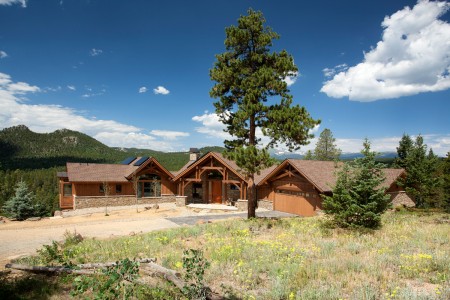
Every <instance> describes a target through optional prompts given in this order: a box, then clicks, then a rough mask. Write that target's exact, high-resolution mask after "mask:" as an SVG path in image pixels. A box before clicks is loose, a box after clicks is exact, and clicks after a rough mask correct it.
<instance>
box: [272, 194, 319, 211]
mask: <svg viewBox="0 0 450 300" xmlns="http://www.w3.org/2000/svg"><path fill="white" fill-rule="evenodd" d="M315 208H316V205H315V201H314V200H312V199H306V198H305V197H303V196H299V195H292V194H287V193H285V192H282V191H277V192H276V193H275V202H274V210H278V211H282V212H287V213H291V214H296V215H300V216H306V217H309V216H314V215H316V212H315Z"/></svg>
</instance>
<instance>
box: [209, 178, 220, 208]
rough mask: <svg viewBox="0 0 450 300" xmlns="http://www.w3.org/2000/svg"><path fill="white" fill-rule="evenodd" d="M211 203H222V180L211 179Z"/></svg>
mask: <svg viewBox="0 0 450 300" xmlns="http://www.w3.org/2000/svg"><path fill="white" fill-rule="evenodd" d="M211 201H212V203H220V204H221V203H222V181H218V180H216V181H211Z"/></svg>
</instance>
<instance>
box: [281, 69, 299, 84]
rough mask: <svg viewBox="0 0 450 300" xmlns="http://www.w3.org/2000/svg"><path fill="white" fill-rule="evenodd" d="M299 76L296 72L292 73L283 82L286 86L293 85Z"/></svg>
mask: <svg viewBox="0 0 450 300" xmlns="http://www.w3.org/2000/svg"><path fill="white" fill-rule="evenodd" d="M298 76H299V74H298V72H293V73H292V74H289V75H288V76H286V77H285V78H284V79H283V81H284V82H286V84H287V86H291V85H293V84H294V83H295V82H296V81H297V77H298Z"/></svg>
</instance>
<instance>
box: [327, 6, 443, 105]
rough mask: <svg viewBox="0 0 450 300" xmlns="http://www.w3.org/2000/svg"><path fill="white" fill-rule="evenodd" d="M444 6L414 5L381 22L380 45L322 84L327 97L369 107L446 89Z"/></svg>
mask: <svg viewBox="0 0 450 300" xmlns="http://www.w3.org/2000/svg"><path fill="white" fill-rule="evenodd" d="M449 8H450V3H448V2H447V1H428V0H420V1H419V2H418V3H417V4H416V5H415V6H414V7H413V8H412V9H411V8H409V7H405V8H404V9H402V10H399V11H397V12H396V13H394V14H393V15H391V16H387V17H385V19H384V21H383V22H382V27H383V28H384V31H383V37H382V40H381V41H379V42H378V43H377V45H376V47H375V48H373V49H372V50H370V51H369V52H367V53H365V54H364V61H363V62H361V63H359V64H357V65H356V66H353V67H350V68H349V69H348V70H342V71H340V72H339V73H337V74H333V70H334V68H333V69H325V70H324V72H325V73H326V75H329V76H334V77H333V78H332V79H331V80H329V81H327V82H325V83H324V85H323V87H322V89H321V92H323V93H326V94H327V95H328V96H330V97H334V98H342V97H349V99H350V100H356V101H375V100H379V99H391V98H398V97H402V96H408V95H415V94H419V93H423V92H436V91H442V90H446V89H449V88H450V74H449V73H450V55H449V53H450V43H449V41H450V24H449V23H447V22H444V21H442V20H439V17H440V16H442V15H443V14H445V13H446V12H447V11H448V9H449Z"/></svg>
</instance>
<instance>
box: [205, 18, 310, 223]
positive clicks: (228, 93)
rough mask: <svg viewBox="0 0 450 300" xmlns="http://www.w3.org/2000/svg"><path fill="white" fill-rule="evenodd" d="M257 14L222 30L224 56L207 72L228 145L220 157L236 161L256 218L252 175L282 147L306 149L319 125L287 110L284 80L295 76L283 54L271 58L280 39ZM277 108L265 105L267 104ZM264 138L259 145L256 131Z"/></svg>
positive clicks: (305, 114)
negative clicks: (278, 147)
mask: <svg viewBox="0 0 450 300" xmlns="http://www.w3.org/2000/svg"><path fill="white" fill-rule="evenodd" d="M264 24H265V19H264V17H263V14H262V13H261V12H255V11H253V10H251V9H249V10H248V15H246V16H241V17H240V18H239V19H238V25H237V26H230V27H228V28H226V29H225V32H226V39H225V46H226V52H224V53H222V54H219V55H216V59H217V61H216V62H215V64H214V68H213V69H211V70H210V77H211V80H213V81H215V82H216V83H215V85H214V87H213V88H212V89H211V91H210V95H211V97H213V98H219V101H217V102H215V103H214V106H215V108H216V113H217V115H218V116H219V118H220V121H221V122H222V123H224V124H225V125H226V129H225V131H226V132H228V133H229V134H230V135H231V136H232V138H233V139H231V140H226V141H224V144H225V147H226V149H227V150H226V151H225V153H224V154H225V156H226V157H228V158H230V159H233V160H235V161H236V164H237V165H238V166H239V167H240V168H241V169H242V171H243V173H245V175H246V176H247V178H248V182H249V201H248V217H249V218H252V217H255V210H256V186H255V183H254V178H255V175H256V174H258V173H259V172H260V171H261V170H262V169H264V168H266V167H268V166H270V165H271V164H273V163H274V160H273V159H271V158H270V155H269V152H268V149H269V148H271V147H274V146H275V145H277V144H278V143H283V144H285V145H286V146H287V148H288V149H289V150H290V151H292V150H297V149H299V147H300V145H305V144H307V143H308V139H309V138H312V137H313V135H312V134H310V131H311V130H312V129H313V128H314V126H315V125H317V124H319V121H316V120H313V119H312V118H311V117H310V115H309V113H308V112H307V111H306V109H305V108H304V107H301V106H299V105H295V106H294V105H292V95H291V94H290V93H289V89H288V88H287V84H286V82H285V81H284V78H286V77H288V76H291V77H293V76H296V74H297V72H298V69H297V67H296V66H295V64H294V59H293V57H292V56H291V55H290V54H288V53H287V52H286V51H285V50H282V51H280V52H270V48H271V47H272V40H274V39H278V38H279V36H278V34H277V33H275V32H274V31H273V30H272V29H271V28H269V27H267V26H265V25H264ZM272 97H273V98H275V99H279V103H271V104H270V105H267V104H266V103H267V101H268V100H269V99H272ZM257 128H259V129H261V132H262V134H263V135H265V136H266V137H268V138H269V142H268V144H267V145H264V146H263V145H261V144H260V141H261V139H260V137H257V136H256V132H257V131H256V129H257Z"/></svg>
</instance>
